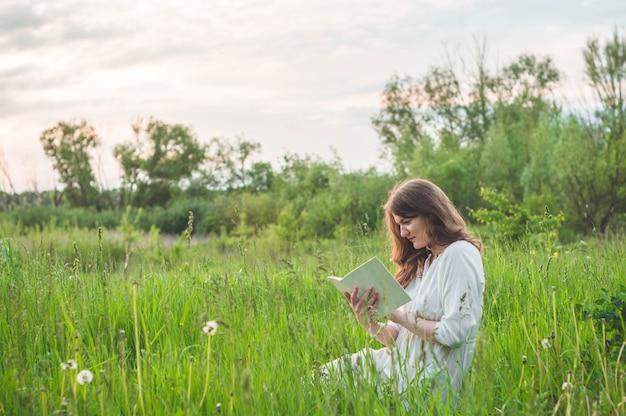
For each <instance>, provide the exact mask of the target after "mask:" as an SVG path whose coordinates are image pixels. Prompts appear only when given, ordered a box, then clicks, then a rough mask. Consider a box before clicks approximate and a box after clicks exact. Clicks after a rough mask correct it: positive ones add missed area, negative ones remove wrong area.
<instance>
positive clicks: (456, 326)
mask: <svg viewBox="0 0 626 416" xmlns="http://www.w3.org/2000/svg"><path fill="white" fill-rule="evenodd" d="M446 251H448V252H447V253H446V258H445V260H446V261H445V262H442V263H443V264H440V265H439V266H440V269H439V273H438V274H439V281H438V284H439V293H440V295H441V303H442V305H443V315H442V316H441V319H440V320H439V323H438V324H437V325H436V326H435V332H434V336H435V339H436V340H437V341H438V342H439V343H440V344H442V345H445V346H448V347H450V348H457V347H460V346H461V345H463V344H465V343H468V342H473V341H474V340H475V338H476V332H477V329H478V325H479V321H480V318H481V316H482V304H483V291H484V286H485V280H484V271H483V265H482V260H481V257H480V252H479V251H478V249H477V248H476V247H474V246H473V245H472V244H470V243H469V242H466V241H464V242H462V243H461V244H459V243H457V244H452V245H450V246H449V247H448V248H447V250H446ZM441 260H444V259H441Z"/></svg>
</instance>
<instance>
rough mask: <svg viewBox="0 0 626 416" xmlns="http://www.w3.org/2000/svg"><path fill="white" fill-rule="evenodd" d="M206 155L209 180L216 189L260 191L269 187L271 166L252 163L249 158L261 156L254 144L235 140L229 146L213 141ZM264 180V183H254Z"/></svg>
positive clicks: (226, 141)
mask: <svg viewBox="0 0 626 416" xmlns="http://www.w3.org/2000/svg"><path fill="white" fill-rule="evenodd" d="M207 152H208V155H207V162H208V172H209V177H210V178H211V179H212V182H213V183H214V185H215V186H216V187H218V188H226V189H235V188H240V189H245V188H248V187H251V188H253V189H257V190H260V189H262V188H267V186H268V184H270V183H271V180H272V173H271V166H270V165H269V164H262V163H261V164H259V163H260V162H257V163H254V162H253V161H252V160H253V155H256V154H258V153H260V152H261V144H260V143H258V142H255V141H250V140H244V139H243V138H241V137H238V138H237V139H236V140H235V142H234V143H233V142H230V141H229V140H225V139H220V138H217V137H216V138H213V139H212V140H211V142H210V143H209V146H208V150H207ZM264 179H265V180H266V182H265V183H260V182H257V181H258V180H260V181H263V180H264Z"/></svg>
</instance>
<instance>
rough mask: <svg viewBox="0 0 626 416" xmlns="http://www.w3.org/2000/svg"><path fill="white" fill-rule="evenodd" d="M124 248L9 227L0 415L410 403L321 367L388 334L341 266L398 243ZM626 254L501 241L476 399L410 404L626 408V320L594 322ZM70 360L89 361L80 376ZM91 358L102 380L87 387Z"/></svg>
mask: <svg viewBox="0 0 626 416" xmlns="http://www.w3.org/2000/svg"><path fill="white" fill-rule="evenodd" d="M124 244H128V243H124ZM120 246H122V247H124V245H122V243H120V242H119V241H117V240H115V239H114V238H113V237H112V236H110V235H109V234H108V233H107V231H103V230H100V231H98V230H78V229H50V230H40V231H30V232H28V233H21V234H20V235H6V234H5V235H4V239H2V240H1V242H0V315H1V316H2V319H0V357H1V360H0V369H1V371H0V415H2V414H7V415H22V414H23V415H37V414H41V415H49V414H76V415H93V414H102V415H134V414H137V415H200V414H217V413H221V414H242V415H243V414H260V415H273V414H276V415H285V414H307V415H335V414H336V415H340V414H351V415H383V414H384V415H387V414H406V412H407V409H406V408H405V404H403V402H402V400H401V398H399V397H397V395H395V394H392V393H384V392H383V394H381V392H380V391H379V389H377V388H376V386H371V385H366V384H360V385H357V386H353V385H352V384H349V385H348V386H342V385H332V384H330V385H325V386H321V385H319V384H318V383H317V382H315V381H314V380H313V381H311V378H310V375H311V373H312V371H313V370H314V369H315V368H316V366H318V365H320V364H322V363H324V362H327V361H330V360H332V359H334V358H336V357H338V356H340V355H342V354H345V353H346V352H355V351H357V350H359V349H361V348H363V347H365V346H371V347H379V345H378V344H377V343H376V342H375V341H373V340H371V339H370V338H369V337H367V336H366V335H365V334H364V331H362V330H361V329H360V328H359V327H358V325H357V324H356V321H355V319H354V317H353V314H352V312H351V310H350V309H349V307H348V306H347V304H346V303H345V301H343V300H342V296H341V294H340V293H338V292H337V290H336V289H335V288H334V286H333V285H331V284H329V283H328V282H327V281H326V276H328V275H330V274H338V275H343V274H345V273H346V272H348V271H349V270H351V269H352V268H353V267H355V266H356V265H358V264H360V263H361V262H362V261H363V260H365V259H367V258H369V257H371V256H373V255H378V256H379V257H380V258H381V259H385V258H387V256H386V253H387V251H388V248H387V244H386V242H385V241H384V239H382V238H379V237H377V236H370V237H363V238H359V239H356V240H353V241H347V242H346V241H344V242H336V241H335V242H333V241H317V242H314V241H313V242H303V243H299V244H298V245H290V246H286V245H285V244H282V243H276V242H271V241H262V240H258V241H256V242H255V241H243V240H223V239H222V240H216V241H209V242H207V243H203V244H199V245H196V246H190V245H189V244H188V241H186V239H184V238H181V240H180V241H179V243H178V244H177V245H175V246H174V247H172V248H168V249H164V248H161V247H157V246H155V245H154V244H144V243H143V242H137V241H135V242H134V243H133V244H132V245H128V247H130V253H129V254H130V255H129V256H128V257H126V256H125V255H124V251H125V250H124V249H122V250H120ZM624 252H626V243H625V242H624V241H623V240H622V239H619V238H615V239H612V240H611V241H589V242H587V243H577V244H573V245H571V246H565V247H557V248H553V247H545V246H542V245H541V244H538V243H537V244H535V245H534V246H524V245H523V244H517V245H506V244H500V245H498V244H496V243H488V244H486V246H485V249H484V259H485V269H486V273H487V289H486V293H485V303H484V319H483V322H482V326H481V330H480V335H479V342H478V345H477V349H476V355H475V357H474V364H473V367H472V372H471V374H470V375H469V376H468V377H467V378H466V380H465V385H464V389H463V391H462V394H461V397H460V405H459V409H458V411H454V410H453V409H443V408H441V406H440V405H439V402H438V401H437V400H435V399H433V398H432V397H429V396H424V395H421V394H420V393H419V392H417V391H416V392H414V394H411V395H410V396H409V398H408V406H409V409H408V410H409V411H412V412H413V413H415V414H456V413H458V414H473V415H498V414H507V415H515V414H520V415H522V414H533V415H552V414H563V415H581V414H589V415H592V414H598V415H611V414H615V415H618V414H624V413H626V410H625V407H626V404H625V401H626V388H625V379H624V372H625V371H626V366H625V364H624V363H625V356H626V351H624V349H623V344H621V345H622V347H621V349H620V348H616V349H615V348H614V349H611V348H609V344H610V341H614V340H616V339H618V338H617V337H618V336H619V325H618V326H617V328H618V330H617V332H616V331H615V327H609V326H608V324H609V323H610V322H608V321H606V320H605V321H604V323H603V322H602V321H601V320H598V319H593V318H590V317H589V311H591V310H592V309H593V308H594V307H596V308H597V307H598V305H599V302H598V299H600V298H601V297H602V294H603V293H609V294H613V293H618V292H619V291H620V290H624V289H623V281H624V270H626V259H625V258H624V255H623V253H624ZM388 265H389V264H388ZM621 285H622V286H621ZM603 290H604V291H605V292H603ZM603 307H605V308H608V307H609V306H603ZM210 320H216V321H218V322H219V323H220V325H219V327H218V329H217V330H216V332H215V335H213V336H207V335H206V334H205V333H204V332H203V331H202V328H203V326H204V325H205V323H206V322H207V321H210ZM614 323H615V321H613V324H614ZM621 331H622V332H621V334H622V337H623V322H622V326H621ZM616 334H617V335H616ZM622 339H623V338H622ZM69 359H74V360H75V361H76V362H77V368H76V369H75V370H68V371H64V370H63V369H62V368H61V363H64V362H66V361H67V360H69ZM82 369H89V370H90V371H91V372H93V373H94V380H93V382H91V383H89V384H85V385H80V384H78V383H77V382H76V374H77V372H78V371H80V370H82Z"/></svg>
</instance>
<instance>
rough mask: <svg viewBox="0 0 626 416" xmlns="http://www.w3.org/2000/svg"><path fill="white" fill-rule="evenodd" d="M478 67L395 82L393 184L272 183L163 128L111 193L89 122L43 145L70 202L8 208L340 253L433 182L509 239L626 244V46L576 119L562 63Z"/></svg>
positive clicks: (268, 171) (62, 197)
mask: <svg viewBox="0 0 626 416" xmlns="http://www.w3.org/2000/svg"><path fill="white" fill-rule="evenodd" d="M474 52H475V53H474V56H473V59H472V62H473V64H472V65H471V66H467V65H463V64H462V63H463V62H461V61H460V60H459V62H452V61H450V62H448V63H446V64H444V65H441V66H435V67H432V68H431V69H430V70H429V71H428V72H427V73H426V74H425V75H423V76H421V77H416V78H414V77H399V76H393V77H391V79H390V80H389V81H388V83H387V85H386V87H385V89H384V91H383V92H382V103H381V107H380V109H379V111H378V112H377V113H376V114H374V115H373V116H372V125H373V127H374V129H375V130H376V132H377V133H378V135H379V138H380V144H381V148H382V150H383V152H384V155H385V157H386V158H387V159H388V160H389V161H390V162H392V166H393V169H394V170H393V171H392V172H388V173H381V172H379V171H377V170H375V169H374V168H372V169H370V170H366V171H360V172H346V171H345V169H344V168H343V166H342V164H341V161H340V160H332V161H323V160H320V159H319V158H317V157H315V156H311V155H304V156H303V155H297V154H287V155H285V156H284V157H283V160H282V163H281V165H280V166H278V167H273V166H272V164H270V163H268V162H265V161H262V160H260V159H259V156H260V154H261V145H260V144H259V143H257V142H254V141H249V140H244V139H242V138H238V139H236V140H228V139H220V138H214V139H212V140H211V141H210V142H209V143H208V144H203V143H201V142H200V140H199V139H198V138H197V136H196V135H195V133H194V132H193V129H192V128H191V127H188V126H183V125H180V124H167V123H165V122H163V121H160V120H155V119H149V120H144V121H139V122H137V123H135V124H134V125H133V131H134V138H133V139H132V140H130V141H128V142H126V143H123V144H120V145H118V146H116V147H115V149H114V156H115V158H116V159H117V161H118V162H119V165H120V167H121V171H122V177H121V183H122V185H121V186H120V187H119V188H116V189H103V188H102V187H101V186H99V184H98V182H97V180H96V175H95V174H94V170H93V157H92V155H93V154H94V152H95V151H96V150H97V149H98V147H99V146H100V144H101V140H100V137H99V135H98V133H97V132H96V130H95V129H94V128H93V127H92V126H91V125H90V124H89V123H88V122H87V121H85V120H82V121H79V122H60V123H58V124H57V125H56V126H54V127H52V128H50V129H48V130H46V131H44V132H43V133H42V135H41V143H42V146H43V148H44V150H45V152H46V155H48V157H49V158H50V160H51V161H52V163H53V167H54V169H55V170H56V172H57V173H58V176H59V180H60V182H61V184H62V186H63V187H62V190H53V191H48V192H44V193H25V194H21V195H15V194H13V193H10V192H3V193H2V194H1V195H0V198H1V199H2V209H3V210H4V211H6V213H5V215H9V216H10V217H11V218H12V220H14V221H18V222H20V223H21V224H23V225H25V226H26V225H27V226H33V225H41V223H42V222H44V221H50V217H51V216H52V215H55V216H56V218H57V221H58V220H59V218H61V217H62V216H64V215H69V216H70V217H68V218H67V219H66V221H75V222H80V221H84V222H88V223H90V224H85V225H94V223H98V224H100V225H105V226H115V225H116V224H119V220H120V217H121V213H122V212H126V208H127V207H132V208H133V209H135V210H136V211H137V212H139V210H141V211H142V213H141V215H140V216H138V217H137V221H138V224H139V225H140V226H141V227H142V228H144V229H149V228H150V227H151V226H156V227H158V228H159V229H160V230H161V231H163V232H172V233H177V232H181V231H182V230H184V229H185V228H186V227H187V224H188V215H189V212H190V211H191V212H193V215H194V229H195V231H196V232H200V233H206V234H216V235H239V236H251V235H254V234H258V233H261V232H263V233H274V234H276V235H277V236H279V237H281V238H284V239H286V240H288V241H290V240H298V239H303V238H314V237H319V238H331V237H338V236H349V235H354V234H355V233H367V232H370V231H371V230H375V229H376V228H377V227H378V226H379V225H380V222H381V221H380V215H381V213H380V207H381V204H382V203H383V202H384V200H385V199H386V197H387V193H388V191H389V188H390V187H391V186H392V185H393V183H395V182H396V181H397V180H399V179H402V178H406V177H423V178H428V179H431V180H433V181H434V182H436V183H437V184H439V185H440V186H441V187H442V188H443V189H444V190H445V191H446V192H447V193H448V194H449V195H450V196H451V197H452V199H453V200H454V202H455V203H456V205H457V206H458V207H459V208H460V209H461V211H462V213H463V214H464V215H465V216H466V217H467V218H468V219H470V220H472V221H476V222H480V223H483V224H486V225H489V226H490V227H491V229H494V230H496V231H497V232H499V233H503V234H506V235H508V236H511V237H519V236H520V235H523V234H524V233H526V232H529V230H535V229H537V228H541V227H542V226H545V225H546V224H551V226H555V225H558V226H559V227H560V228H562V230H565V231H563V232H566V233H570V235H572V236H573V235H574V234H578V233H582V234H588V233H595V234H597V235H599V236H603V235H605V234H606V233H607V232H608V231H610V230H616V229H622V228H623V226H624V224H626V215H625V213H626V105H625V103H624V97H626V37H625V36H624V33H623V30H620V29H618V28H616V29H615V30H614V31H613V33H612V35H611V36H610V37H608V38H606V39H600V38H598V37H590V38H589V39H588V41H587V43H586V45H585V46H584V48H582V56H581V59H583V60H584V68H585V69H584V75H585V82H586V85H585V87H588V88H589V89H590V91H592V92H593V94H594V97H595V100H594V102H593V103H588V104H586V108H577V109H576V110H573V109H571V108H570V109H567V108H565V106H564V104H563V103H561V102H559V101H558V100H557V99H556V98H555V94H554V91H556V90H557V88H558V87H559V86H560V84H561V83H562V82H563V79H562V78H563V74H562V73H561V71H559V69H558V68H556V67H555V65H554V63H553V61H552V59H551V58H550V57H539V56H535V55H531V54H523V55H520V56H519V57H517V58H515V59H513V60H512V61H511V62H509V63H508V64H506V65H504V66H503V67H501V68H499V69H497V70H495V71H494V70H490V69H489V65H488V61H487V54H486V46H485V45H484V44H477V46H476V48H475V51H474ZM59 207H63V208H64V209H63V210H62V211H63V213H61V210H58V208H59ZM69 208H72V209H74V210H76V211H71V210H70V209H69ZM71 212H75V213H76V214H75V215H74V214H70V213H71ZM79 218H82V220H80V219H79ZM61 221H63V220H62V219H61Z"/></svg>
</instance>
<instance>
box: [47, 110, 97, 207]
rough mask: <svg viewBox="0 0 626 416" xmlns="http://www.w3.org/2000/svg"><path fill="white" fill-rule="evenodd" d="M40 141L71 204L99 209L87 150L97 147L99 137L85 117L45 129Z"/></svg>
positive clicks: (94, 180)
mask: <svg viewBox="0 0 626 416" xmlns="http://www.w3.org/2000/svg"><path fill="white" fill-rule="evenodd" d="M39 140H40V141H41V143H42V145H43V149H44V152H45V153H46V156H48V157H49V158H50V159H52V162H53V167H54V169H55V170H56V171H57V173H58V174H59V180H60V181H61V183H63V184H64V185H65V188H64V189H63V195H64V197H65V198H66V199H67V201H68V203H69V204H70V205H72V206H81V207H88V206H96V207H98V208H99V191H98V188H97V186H96V179H95V175H94V172H93V169H92V167H91V157H92V156H91V154H90V151H91V150H93V149H95V148H97V147H98V146H100V144H101V141H100V137H99V136H98V134H97V133H96V131H95V129H94V128H93V127H92V126H91V125H89V124H88V123H87V122H86V121H85V120H82V121H80V122H69V123H66V122H62V121H61V122H59V123H58V124H57V125H56V126H54V127H52V128H50V129H48V130H45V131H44V132H43V133H42V134H41V136H40V138H39Z"/></svg>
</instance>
